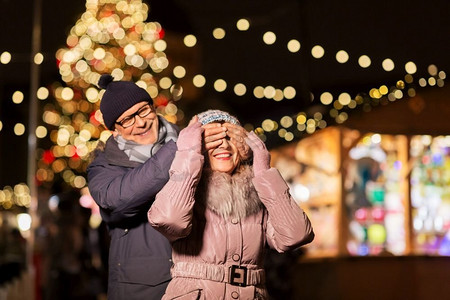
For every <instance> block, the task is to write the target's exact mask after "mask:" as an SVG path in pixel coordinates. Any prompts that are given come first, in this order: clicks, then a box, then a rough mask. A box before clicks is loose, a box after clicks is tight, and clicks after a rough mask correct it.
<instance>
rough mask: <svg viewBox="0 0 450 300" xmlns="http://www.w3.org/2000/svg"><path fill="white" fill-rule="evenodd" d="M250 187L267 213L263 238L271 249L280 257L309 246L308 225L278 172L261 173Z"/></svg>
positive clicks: (303, 213)
mask: <svg viewBox="0 0 450 300" xmlns="http://www.w3.org/2000/svg"><path fill="white" fill-rule="evenodd" d="M253 185H254V186H255V189H256V191H257V193H258V195H259V197H260V199H261V201H262V203H263V204H264V206H265V207H266V209H267V212H268V219H267V230H266V237H267V242H268V244H269V246H270V247H271V248H273V249H275V250H277V251H278V252H280V253H281V252H285V251H287V250H290V249H296V248H298V247H300V246H302V245H304V244H307V243H310V242H312V240H313V239H314V232H313V228H312V226H311V222H310V221H309V219H308V216H307V215H306V214H305V212H304V211H303V210H302V209H301V208H300V206H299V205H298V204H297V203H296V202H295V201H294V199H293V198H292V197H291V195H290V193H289V187H288V185H287V184H286V182H285V181H284V179H283V177H282V176H281V174H280V173H279V172H278V170H277V169H275V168H270V169H268V170H266V171H264V172H262V173H261V174H259V176H258V177H255V178H253Z"/></svg>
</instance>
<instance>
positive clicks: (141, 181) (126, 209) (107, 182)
mask: <svg viewBox="0 0 450 300" xmlns="http://www.w3.org/2000/svg"><path fill="white" fill-rule="evenodd" d="M176 149H177V146H176V144H175V142H173V141H170V142H168V143H166V144H165V145H164V146H163V147H162V148H161V149H160V150H159V151H158V152H157V153H156V154H155V155H153V156H152V157H151V158H150V159H148V160H147V161H146V162H145V163H143V164H142V165H140V166H139V167H136V168H125V167H119V166H113V165H110V164H108V163H106V158H105V157H104V155H102V154H100V155H99V156H98V157H97V158H96V160H94V162H93V163H92V164H91V165H90V166H89V167H88V170H87V175H88V182H89V191H90V193H91V195H92V197H93V198H94V199H95V201H96V202H97V204H98V205H99V206H100V208H101V213H102V218H103V219H104V221H105V222H106V223H107V224H109V225H119V224H120V223H122V222H130V221H132V218H133V217H135V216H137V215H142V214H144V216H145V213H146V211H147V209H148V207H149V206H150V205H151V202H152V200H153V199H154V197H155V195H156V193H158V192H159V191H160V190H161V189H162V187H163V186H164V184H166V182H167V180H168V179H169V168H170V165H171V163H172V160H173V157H174V155H175V152H176ZM97 160H98V161H97ZM102 160H104V162H102Z"/></svg>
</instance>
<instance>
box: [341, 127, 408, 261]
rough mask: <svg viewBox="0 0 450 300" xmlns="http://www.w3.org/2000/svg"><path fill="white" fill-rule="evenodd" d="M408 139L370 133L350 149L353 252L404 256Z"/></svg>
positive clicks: (347, 197)
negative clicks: (405, 156) (405, 167)
mask: <svg viewBox="0 0 450 300" xmlns="http://www.w3.org/2000/svg"><path fill="white" fill-rule="evenodd" d="M405 143H406V139H405V137H403V136H389V135H379V134H369V135H366V136H364V137H363V138H362V139H360V141H359V142H358V143H357V145H356V146H355V147H353V148H351V149H350V151H349V162H348V164H346V174H345V177H344V190H345V191H344V207H345V212H344V213H346V218H347V220H348V233H347V235H348V237H347V242H346V247H347V251H348V252H349V254H350V255H355V256H364V255H383V254H387V255H391V254H392V255H401V254H404V252H405V248H406V234H405V226H404V224H405V218H404V216H405V208H404V204H403V203H404V193H403V191H404V188H403V185H404V184H405V181H404V178H403V176H402V174H403V168H404V165H405V163H404V154H403V153H402V149H406V144H405Z"/></svg>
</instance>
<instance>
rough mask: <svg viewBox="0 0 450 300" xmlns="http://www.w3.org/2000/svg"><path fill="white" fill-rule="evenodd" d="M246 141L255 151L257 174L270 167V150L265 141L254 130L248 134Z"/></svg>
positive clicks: (254, 168) (254, 163)
mask: <svg viewBox="0 0 450 300" xmlns="http://www.w3.org/2000/svg"><path fill="white" fill-rule="evenodd" d="M245 141H246V142H247V144H248V145H249V147H250V148H251V149H252V151H253V173H254V174H255V176H257V175H258V174H259V173H261V172H263V171H265V170H268V169H270V152H269V151H268V150H267V148H266V145H265V144H264V142H263V141H261V139H260V138H259V137H258V136H257V135H256V134H255V133H254V132H253V131H252V132H250V133H249V134H248V136H247V138H246V139H245Z"/></svg>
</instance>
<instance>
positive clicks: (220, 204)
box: [196, 165, 263, 219]
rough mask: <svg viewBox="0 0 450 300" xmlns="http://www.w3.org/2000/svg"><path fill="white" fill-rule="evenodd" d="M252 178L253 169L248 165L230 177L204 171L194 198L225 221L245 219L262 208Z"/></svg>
mask: <svg viewBox="0 0 450 300" xmlns="http://www.w3.org/2000/svg"><path fill="white" fill-rule="evenodd" d="M252 178H253V169H252V167H251V166H248V165H244V166H242V167H241V169H240V171H239V172H236V173H234V174H232V175H230V174H227V173H222V172H214V171H211V170H210V169H204V170H203V174H202V178H201V179H200V182H199V185H198V188H197V197H196V198H197V199H198V200H200V201H202V202H203V203H205V204H206V206H207V207H208V208H209V209H211V210H212V211H214V212H215V213H217V214H219V215H221V216H222V217H224V218H226V219H228V218H235V217H238V218H240V219H242V218H245V217H246V216H249V215H252V214H254V213H257V212H258V211H260V210H261V209H262V207H263V204H262V202H261V200H260V199H259V197H258V194H257V193H256V190H255V187H254V186H253V183H252Z"/></svg>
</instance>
